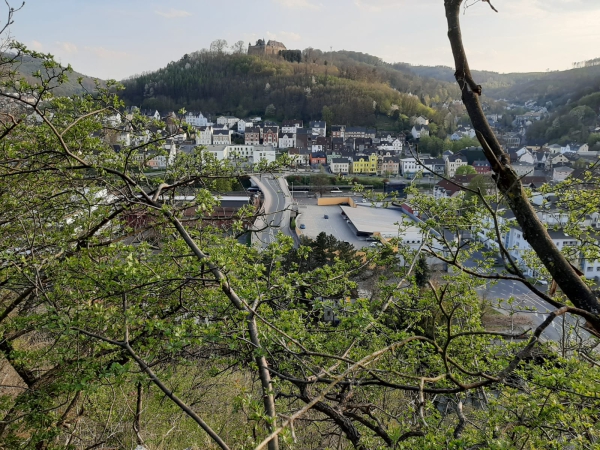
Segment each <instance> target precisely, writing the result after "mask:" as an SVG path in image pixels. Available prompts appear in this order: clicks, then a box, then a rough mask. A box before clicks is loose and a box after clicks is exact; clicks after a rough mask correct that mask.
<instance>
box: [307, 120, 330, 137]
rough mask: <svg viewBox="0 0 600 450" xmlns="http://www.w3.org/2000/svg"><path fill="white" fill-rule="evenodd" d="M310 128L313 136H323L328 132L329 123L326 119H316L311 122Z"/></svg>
mask: <svg viewBox="0 0 600 450" xmlns="http://www.w3.org/2000/svg"><path fill="white" fill-rule="evenodd" d="M310 129H311V131H312V135H313V136H323V137H325V136H326V134H327V124H326V123H325V122H324V121H318V120H315V121H313V122H311V123H310Z"/></svg>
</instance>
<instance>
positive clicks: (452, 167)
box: [444, 154, 468, 178]
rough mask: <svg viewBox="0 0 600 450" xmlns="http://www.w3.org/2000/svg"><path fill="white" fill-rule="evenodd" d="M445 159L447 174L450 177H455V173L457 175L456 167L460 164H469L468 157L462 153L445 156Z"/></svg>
mask: <svg viewBox="0 0 600 450" xmlns="http://www.w3.org/2000/svg"><path fill="white" fill-rule="evenodd" d="M444 160H445V161H446V176H447V177H448V178H452V177H454V175H456V169H458V168H459V167H460V166H466V165H468V161H467V158H465V157H464V156H463V155H460V154H458V155H448V156H445V157H444Z"/></svg>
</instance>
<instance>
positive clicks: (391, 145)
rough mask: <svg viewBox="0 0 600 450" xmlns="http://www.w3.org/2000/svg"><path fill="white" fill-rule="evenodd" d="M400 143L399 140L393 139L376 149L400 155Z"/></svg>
mask: <svg viewBox="0 0 600 450" xmlns="http://www.w3.org/2000/svg"><path fill="white" fill-rule="evenodd" d="M382 141H383V139H382ZM402 147H403V145H402V141H401V140H400V139H397V138H396V139H394V140H392V141H391V142H388V143H387V144H383V145H379V146H378V147H377V148H378V149H379V150H388V151H393V152H396V153H400V152H401V151H402Z"/></svg>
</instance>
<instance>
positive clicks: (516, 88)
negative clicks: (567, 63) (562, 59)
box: [394, 63, 600, 106]
mask: <svg viewBox="0 0 600 450" xmlns="http://www.w3.org/2000/svg"><path fill="white" fill-rule="evenodd" d="M394 67H395V68H397V69H398V70H404V71H406V72H408V73H413V74H415V75H420V76H422V77H429V78H434V79H436V80H439V81H453V80H454V69H452V68H450V67H446V66H435V67H432V66H412V65H410V64H404V63H399V64H394ZM473 77H474V78H475V81H476V82H477V83H478V84H481V85H482V86H483V89H484V92H485V94H487V95H489V96H491V97H494V98H506V99H508V100H509V101H516V102H519V101H520V102H525V101H527V100H536V101H537V102H538V104H542V105H543V104H545V103H546V102H548V101H551V102H552V103H553V104H554V105H556V106H558V105H564V104H566V103H567V102H569V101H571V102H573V101H578V100H579V99H581V98H582V97H584V96H586V95H589V94H592V93H594V92H600V65H590V66H588V67H581V68H576V69H571V70H564V71H555V72H530V73H506V74H502V73H497V72H490V71H479V70H474V71H473Z"/></svg>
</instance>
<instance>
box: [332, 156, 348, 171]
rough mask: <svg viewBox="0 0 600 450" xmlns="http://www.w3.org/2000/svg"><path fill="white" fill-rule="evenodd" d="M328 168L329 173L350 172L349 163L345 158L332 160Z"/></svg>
mask: <svg viewBox="0 0 600 450" xmlns="http://www.w3.org/2000/svg"><path fill="white" fill-rule="evenodd" d="M329 167H330V168H331V173H341V174H347V173H349V172H350V161H348V159H347V158H333V159H332V160H331V164H330V165H329Z"/></svg>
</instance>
